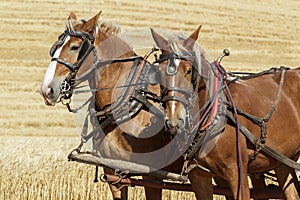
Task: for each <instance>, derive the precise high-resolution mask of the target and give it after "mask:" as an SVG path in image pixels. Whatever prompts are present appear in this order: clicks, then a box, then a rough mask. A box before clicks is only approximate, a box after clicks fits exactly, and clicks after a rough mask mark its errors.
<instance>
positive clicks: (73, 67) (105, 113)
mask: <svg viewBox="0 0 300 200" xmlns="http://www.w3.org/2000/svg"><path fill="white" fill-rule="evenodd" d="M67 36H73V37H78V38H81V39H82V40H83V42H82V44H81V46H80V50H79V54H78V59H77V62H76V63H75V64H71V63H69V62H67V61H65V60H63V59H59V58H52V59H51V61H57V62H58V63H60V64H63V65H64V66H66V67H67V68H68V69H69V70H70V73H69V74H68V75H67V77H66V78H65V80H64V81H63V82H62V84H61V100H62V103H63V104H64V105H66V106H67V108H68V110H69V111H70V112H73V113H76V112H77V111H78V110H79V109H81V108H82V107H83V106H85V105H86V104H88V103H90V105H89V114H88V115H87V116H86V119H85V123H84V127H83V129H82V133H81V135H82V142H83V143H85V142H87V141H88V140H89V139H90V138H91V137H92V136H95V134H96V133H97V132H98V131H99V130H101V129H102V130H103V129H105V128H107V127H109V126H111V125H116V124H118V123H122V122H124V121H126V120H129V119H130V118H131V117H132V116H134V115H135V114H137V113H138V112H139V111H140V110H141V109H142V108H148V109H149V111H150V112H151V113H153V114H155V115H158V116H163V114H162V112H161V111H160V110H159V109H158V108H156V107H155V106H153V105H152V103H150V102H149V101H148V99H147V98H148V97H149V96H150V97H151V99H152V100H154V101H156V102H158V101H159V97H158V96H157V95H156V94H154V93H151V92H149V91H148V84H157V83H158V78H157V77H156V73H157V72H156V71H157V70H156V67H155V66H154V65H152V64H150V63H149V62H148V61H147V58H148V57H149V56H150V55H151V54H152V53H154V52H156V51H157V49H155V48H153V49H152V50H151V51H150V52H148V54H146V55H145V56H144V57H141V56H137V55H134V56H132V57H129V58H114V59H107V60H101V59H99V57H98V56H97V52H96V49H95V46H94V40H95V39H94V36H93V32H91V33H90V34H86V33H84V32H82V31H69V30H68V29H67V30H65V31H64V33H63V34H62V35H60V36H59V38H58V41H56V42H55V44H54V45H53V46H52V47H51V49H50V55H51V56H52V57H53V55H54V53H55V51H56V50H57V48H58V47H60V46H61V45H62V44H63V43H64V41H65V39H66V38H67ZM91 52H93V54H94V64H93V65H92V66H91V67H90V69H89V70H88V71H87V72H85V73H83V74H82V75H80V76H78V77H76V75H77V73H78V71H79V69H80V67H81V66H82V64H83V63H84V61H85V60H86V58H87V57H88V56H89V54H90V53H91ZM129 61H132V62H133V65H132V67H131V70H130V73H129V76H128V78H127V80H126V83H125V84H124V85H122V86H119V87H111V88H92V89H90V90H75V89H77V88H76V86H77V85H75V78H76V81H79V82H82V81H84V80H87V77H89V75H90V74H91V73H93V72H95V71H96V70H98V69H99V68H100V67H103V66H106V65H108V64H112V63H116V62H129ZM92 82H95V80H92ZM92 85H95V84H93V83H92ZM115 88H124V90H123V91H122V94H121V95H120V97H119V98H118V99H117V100H116V101H115V102H113V103H112V104H110V105H107V106H105V109H104V110H95V109H94V108H92V107H93V106H92V105H93V104H94V102H93V99H92V97H91V98H90V99H88V100H87V101H86V102H85V103H84V104H83V105H82V106H81V107H79V108H77V109H72V108H71V107H70V101H71V97H72V95H73V94H79V93H87V92H96V91H101V90H111V89H115ZM63 100H69V101H68V102H65V101H63ZM91 116H96V117H97V119H98V122H97V123H96V122H94V123H92V124H93V126H94V129H93V131H92V132H90V133H87V126H88V118H89V117H91ZM97 124H98V125H97Z"/></svg>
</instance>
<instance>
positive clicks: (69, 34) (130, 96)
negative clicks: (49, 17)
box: [40, 12, 182, 200]
mask: <svg viewBox="0 0 300 200" xmlns="http://www.w3.org/2000/svg"><path fill="white" fill-rule="evenodd" d="M100 14H101V12H100V13H99V14H97V15H96V16H94V17H93V18H91V19H89V20H88V21H84V20H83V21H80V20H77V17H76V15H75V14H74V13H71V14H70V15H69V17H68V20H67V26H66V30H65V32H64V33H63V34H62V35H61V36H60V37H59V39H58V41H57V42H56V43H55V44H54V45H53V46H52V48H51V50H50V55H51V57H52V60H51V63H50V65H49V67H48V69H47V71H46V74H45V76H44V80H43V83H42V85H41V89H40V93H41V95H42V97H43V98H44V101H45V104H46V105H49V106H54V105H55V104H57V103H58V102H65V103H66V101H67V103H66V104H67V105H68V108H69V109H70V110H72V109H71V108H70V105H69V104H68V101H69V100H70V99H71V97H72V95H73V93H74V91H76V89H77V88H80V87H79V84H80V83H81V82H83V81H85V80H88V82H89V86H90V87H91V90H90V92H91V93H92V97H93V98H92V99H91V103H90V105H91V106H90V107H91V108H90V109H89V112H90V116H91V119H90V121H91V122H92V121H96V122H92V124H93V126H95V130H96V131H94V132H93V134H89V135H85V134H83V140H89V139H92V140H93V151H95V152H96V154H98V155H99V156H101V157H105V158H112V159H120V160H127V161H133V162H139V163H142V164H147V165H150V166H151V165H154V166H155V165H157V164H159V163H160V162H163V161H166V160H168V159H167V158H168V154H167V152H166V154H164V153H160V156H158V157H156V158H155V159H156V160H155V159H149V158H148V157H147V156H144V157H145V158H146V159H140V158H141V157H142V158H143V156H141V155H146V154H148V153H149V154H151V152H156V151H157V150H159V149H161V148H162V147H164V146H165V145H166V144H168V143H169V141H170V137H165V134H163V133H164V128H163V122H162V121H163V120H160V119H159V118H158V117H157V116H158V115H155V114H153V113H155V111H157V109H155V108H154V107H159V104H158V103H157V101H156V100H155V98H154V96H151V98H149V96H148V94H149V93H148V91H151V94H159V92H160V88H159V87H158V86H156V85H155V83H154V84H153V85H151V84H149V83H150V82H151V81H150V79H151V78H150V75H149V74H150V72H151V71H152V70H154V71H155V69H154V68H153V65H150V64H149V63H148V62H147V61H146V60H145V59H144V58H142V57H140V56H137V55H136V54H135V53H134V52H133V50H132V48H131V47H130V45H129V44H128V43H127V42H126V41H125V40H124V39H122V38H120V37H118V33H120V32H121V31H122V29H121V28H120V27H118V26H116V25H115V24H107V23H101V21H100V20H98V19H99V16H100ZM151 110H152V111H151ZM103 124H105V125H103ZM99 127H100V128H101V129H99ZM102 133H103V134H104V137H103V134H102ZM170 151H171V150H170ZM171 153H172V151H171ZM159 157H160V158H159ZM157 159H158V160H157ZM172 162H173V161H172ZM172 162H171V161H170V163H166V166H163V167H165V169H166V170H168V171H170V172H180V170H181V166H182V165H181V162H182V160H181V158H180V157H179V158H178V159H177V160H176V159H175V160H174V162H173V163H172ZM176 163H179V164H176ZM168 165H169V166H168ZM104 170H105V171H106V172H107V173H112V172H110V171H109V170H108V169H104ZM144 179H152V178H151V177H144ZM110 187H111V191H112V193H113V197H114V199H121V198H122V199H127V191H126V190H125V189H122V194H121V193H120V192H117V188H116V187H115V186H114V185H110ZM145 192H146V198H147V199H151V200H152V199H161V189H153V188H148V187H145Z"/></svg>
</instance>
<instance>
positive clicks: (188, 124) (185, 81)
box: [151, 26, 210, 134]
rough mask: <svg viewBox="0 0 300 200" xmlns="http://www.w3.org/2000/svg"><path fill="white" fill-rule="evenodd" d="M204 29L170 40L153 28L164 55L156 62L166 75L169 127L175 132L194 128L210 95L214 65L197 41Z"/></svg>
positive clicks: (166, 104)
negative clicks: (210, 69) (208, 61)
mask: <svg viewBox="0 0 300 200" xmlns="http://www.w3.org/2000/svg"><path fill="white" fill-rule="evenodd" d="M200 29H201V26H199V27H198V28H197V29H196V30H195V31H194V32H193V33H192V34H191V35H190V36H189V37H188V38H186V37H184V36H182V35H176V36H175V37H174V36H173V37H171V38H169V39H165V38H164V37H163V36H161V35H160V34H158V33H156V32H155V31H154V30H151V33H152V36H153V39H154V41H155V43H156V44H157V46H158V47H159V48H160V49H161V55H160V57H159V59H157V60H156V61H155V62H156V63H159V69H160V71H161V74H162V84H161V85H162V102H163V105H164V106H165V111H166V114H165V115H166V116H165V126H166V129H168V130H169V131H170V132H171V134H177V133H178V132H182V131H183V130H189V131H190V130H191V129H192V127H193V126H194V125H195V124H196V120H198V117H199V116H200V112H201V111H199V109H198V106H199V105H200V106H201V105H203V104H204V102H205V100H206V99H207V98H208V97H207V96H208V90H205V89H206V87H207V84H206V83H207V78H208V73H210V71H209V68H210V67H209V64H208V63H207V59H206V53H205V52H204V51H203V49H201V48H200V47H199V46H198V45H197V44H196V43H195V41H196V40H197V39H198V35H199V32H200ZM203 88H204V90H203ZM198 90H201V92H200V93H199V92H198Z"/></svg>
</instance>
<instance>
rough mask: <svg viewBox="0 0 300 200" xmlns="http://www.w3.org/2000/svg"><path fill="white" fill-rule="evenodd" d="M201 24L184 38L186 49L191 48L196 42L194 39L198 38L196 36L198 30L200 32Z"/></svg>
mask: <svg viewBox="0 0 300 200" xmlns="http://www.w3.org/2000/svg"><path fill="white" fill-rule="evenodd" d="M201 27H202V25H200V26H199V27H198V28H197V29H196V30H195V31H194V32H193V33H192V34H191V35H190V37H189V38H188V39H186V40H185V41H184V46H185V47H186V48H187V49H193V46H194V44H195V42H196V40H197V39H198V36H199V32H200V29H201Z"/></svg>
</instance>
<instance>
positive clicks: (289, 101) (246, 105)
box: [152, 27, 300, 199]
mask: <svg viewBox="0 0 300 200" xmlns="http://www.w3.org/2000/svg"><path fill="white" fill-rule="evenodd" d="M199 31H200V27H199V28H198V29H197V30H196V31H195V32H194V33H193V34H192V35H191V36H190V37H189V38H183V37H174V38H168V39H165V37H163V36H161V35H160V34H158V33H156V32H155V31H154V30H152V36H153V38H154V40H155V42H156V44H157V46H158V47H159V48H160V49H161V51H162V54H161V55H160V58H159V59H158V60H157V62H158V63H159V68H160V71H161V73H162V77H163V78H162V80H163V81H165V82H163V83H162V85H164V87H163V90H162V99H163V101H164V105H165V109H166V117H165V119H166V121H165V123H166V127H167V129H168V130H170V133H172V135H176V134H183V133H184V134H186V135H191V136H195V137H196V139H195V143H196V145H194V146H193V147H192V149H191V152H193V153H191V154H187V157H188V158H190V160H191V161H190V162H191V163H193V164H196V165H194V166H197V167H196V168H192V170H191V171H190V173H189V179H190V181H191V183H192V187H193V190H194V192H195V194H196V197H197V199H212V183H211V181H212V177H213V176H214V175H218V176H220V177H222V178H223V179H225V180H227V182H228V183H229V185H230V188H231V191H232V194H233V195H234V198H235V199H250V194H249V186H248V181H247V174H255V173H262V172H266V171H268V170H272V169H275V171H276V174H277V177H278V182H279V185H280V187H281V188H282V190H283V191H284V193H285V196H286V199H299V196H298V193H297V191H296V189H295V188H296V187H299V185H298V184H299V183H298V182H297V181H296V180H295V179H294V180H291V177H292V175H293V174H294V170H293V169H292V168H290V167H287V166H285V165H282V163H281V162H279V161H277V160H276V159H274V158H272V157H271V156H270V155H268V154H266V153H265V152H264V151H263V150H264V147H265V146H269V147H271V148H273V149H274V150H276V151H277V152H279V153H281V154H283V155H285V156H286V157H289V158H291V159H293V160H297V158H299V141H300V102H299V99H300V93H299V88H300V85H299V83H300V70H299V69H285V68H280V69H271V70H268V71H264V72H262V73H259V74H255V75H250V76H246V77H227V76H229V75H228V74H226V72H225V70H224V69H223V68H222V67H221V66H220V63H219V61H220V60H219V61H218V62H214V63H209V62H208V61H207V57H206V54H205V52H204V51H203V49H201V48H200V47H198V46H197V45H196V44H195V41H196V40H197V38H198V34H199ZM231 78H234V80H230V79H231ZM226 88H228V90H227V89H226ZM231 100H232V101H231ZM234 110H237V113H238V116H237V117H236V118H234V117H232V116H234V113H235V112H234ZM228 113H229V114H228ZM229 116H231V117H229ZM265 116H266V117H265ZM237 125H238V127H237ZM239 126H240V127H241V128H239ZM242 128H244V129H247V130H249V131H250V132H251V133H252V134H253V135H254V136H255V137H256V138H260V140H257V144H256V145H253V144H252V143H251V142H250V141H249V140H248V139H246V137H243V135H242V133H240V131H237V130H239V129H242ZM191 166H192V165H191ZM200 166H201V168H202V169H204V168H206V169H207V170H202V169H199V167H200ZM209 171H210V173H209Z"/></svg>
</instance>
